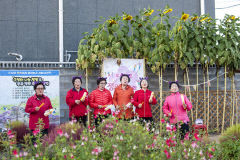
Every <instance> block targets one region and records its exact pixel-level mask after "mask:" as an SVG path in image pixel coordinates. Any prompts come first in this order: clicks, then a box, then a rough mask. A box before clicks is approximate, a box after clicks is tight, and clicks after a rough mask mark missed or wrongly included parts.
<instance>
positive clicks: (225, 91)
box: [222, 64, 227, 133]
mask: <svg viewBox="0 0 240 160" xmlns="http://www.w3.org/2000/svg"><path fill="white" fill-rule="evenodd" d="M226 94H227V65H226V64H225V88H224V103H223V118H222V133H223V131H224V121H225V109H226V98H227V97H226V96H227V95H226Z"/></svg>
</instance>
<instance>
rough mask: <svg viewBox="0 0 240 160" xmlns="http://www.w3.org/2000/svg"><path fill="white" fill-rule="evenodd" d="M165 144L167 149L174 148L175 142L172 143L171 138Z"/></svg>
mask: <svg viewBox="0 0 240 160" xmlns="http://www.w3.org/2000/svg"><path fill="white" fill-rule="evenodd" d="M166 144H167V146H168V147H174V146H175V141H173V140H172V139H171V138H169V139H167V140H166Z"/></svg>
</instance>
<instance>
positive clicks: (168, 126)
mask: <svg viewBox="0 0 240 160" xmlns="http://www.w3.org/2000/svg"><path fill="white" fill-rule="evenodd" d="M166 130H167V131H172V126H171V125H170V124H169V123H167V125H166Z"/></svg>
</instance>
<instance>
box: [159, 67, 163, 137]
mask: <svg viewBox="0 0 240 160" xmlns="http://www.w3.org/2000/svg"><path fill="white" fill-rule="evenodd" d="M158 76H159V77H158V81H159V91H160V108H161V107H162V103H163V98H162V67H161V69H160V72H159V74H158ZM161 119H162V109H160V134H161V132H162V123H161Z"/></svg>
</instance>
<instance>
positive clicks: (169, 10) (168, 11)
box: [163, 8, 173, 14]
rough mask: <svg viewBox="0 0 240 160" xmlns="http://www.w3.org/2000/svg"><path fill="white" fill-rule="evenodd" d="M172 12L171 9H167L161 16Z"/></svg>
mask: <svg viewBox="0 0 240 160" xmlns="http://www.w3.org/2000/svg"><path fill="white" fill-rule="evenodd" d="M172 10H173V9H172V8H169V9H167V10H166V11H164V12H163V14H167V13H170V12H172Z"/></svg>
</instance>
